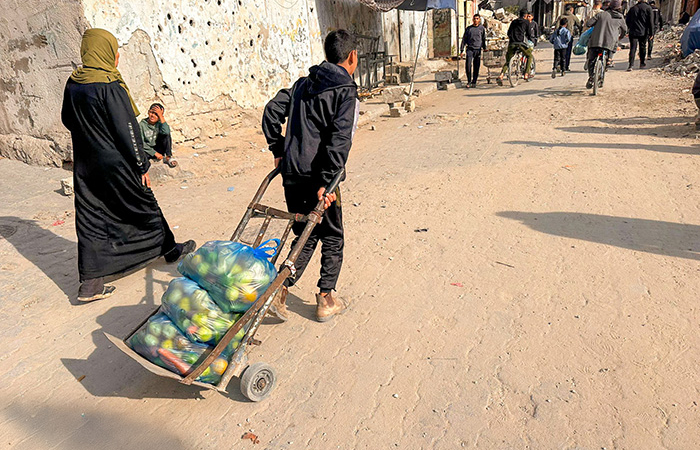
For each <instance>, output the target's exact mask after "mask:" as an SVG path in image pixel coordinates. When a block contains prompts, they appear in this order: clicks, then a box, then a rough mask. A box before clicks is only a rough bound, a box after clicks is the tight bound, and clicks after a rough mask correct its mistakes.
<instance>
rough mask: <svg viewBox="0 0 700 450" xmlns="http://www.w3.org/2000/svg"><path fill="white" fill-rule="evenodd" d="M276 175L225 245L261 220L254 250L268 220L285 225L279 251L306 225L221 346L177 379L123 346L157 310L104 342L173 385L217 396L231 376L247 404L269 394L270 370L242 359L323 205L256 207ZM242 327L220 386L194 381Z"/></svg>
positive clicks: (272, 379) (272, 377)
mask: <svg viewBox="0 0 700 450" xmlns="http://www.w3.org/2000/svg"><path fill="white" fill-rule="evenodd" d="M279 173H280V169H279V168H276V169H275V170H273V171H272V172H270V173H269V174H268V175H267V176H266V177H265V179H264V180H263V182H262V184H261V185H260V187H259V188H258V191H257V192H256V194H255V196H254V197H253V200H252V201H251V203H250V204H249V205H248V209H247V210H246V212H245V214H244V215H243V218H242V219H241V222H240V223H239V224H238V227H237V228H236V231H234V233H233V235H232V236H231V241H234V242H241V241H240V239H241V235H242V234H243V232H244V231H245V229H246V227H247V226H248V223H249V222H250V219H251V218H253V217H263V218H264V219H263V223H262V225H261V226H260V229H259V230H258V233H257V235H256V238H255V240H254V242H253V243H252V246H253V247H257V246H258V245H260V243H261V242H262V241H263V239H264V238H265V235H266V233H267V229H268V227H269V225H270V222H271V221H272V220H273V219H275V220H286V221H287V226H286V227H285V229H284V232H283V234H282V237H281V239H280V241H281V242H280V245H279V249H280V250H282V248H283V247H284V244H285V243H286V241H287V239H288V238H289V233H290V232H291V230H292V225H293V224H294V223H295V222H305V223H306V226H305V228H304V231H303V232H302V233H301V235H300V236H299V239H298V240H297V242H296V245H294V246H293V247H292V249H291V252H290V254H289V256H288V257H287V259H285V261H284V262H283V263H282V265H281V266H280V269H279V271H278V273H277V277H276V278H275V279H274V280H273V281H272V283H271V284H270V286H269V287H268V288H267V290H266V291H265V292H264V293H263V294H262V295H261V296H260V297H259V298H258V299H257V300H256V301H255V303H253V305H252V306H251V307H250V309H248V311H246V312H245V313H244V314H243V316H242V317H241V318H240V319H238V321H236V323H235V324H234V325H233V326H232V327H231V328H230V329H229V330H228V331H227V332H226V334H225V335H224V336H223V337H222V338H221V341H219V343H218V344H217V345H216V347H214V348H213V349H212V350H211V351H210V352H209V353H208V354H207V353H205V354H204V355H202V358H200V360H199V361H197V362H196V363H195V364H193V365H192V369H191V370H190V372H189V373H188V374H187V375H185V376H180V375H178V374H176V373H174V372H171V371H169V370H167V369H165V368H163V367H160V366H158V365H156V364H154V363H152V362H150V361H148V360H147V359H145V358H143V357H142V356H141V355H139V354H138V353H136V352H135V351H134V350H132V349H131V347H129V345H128V344H127V342H128V340H129V339H130V338H131V336H133V334H134V333H136V332H137V331H138V330H139V329H140V328H141V327H142V326H143V324H145V323H146V322H147V321H148V319H150V318H151V316H153V315H154V314H156V313H157V312H158V310H156V311H154V312H153V313H152V314H151V315H150V316H148V317H147V318H146V319H144V320H143V322H141V323H140V324H139V325H138V326H137V327H136V328H135V329H134V330H133V331H132V332H131V333H129V334H128V335H127V336H126V337H125V338H124V339H119V338H117V337H115V336H112V335H110V334H107V333H105V336H106V337H107V339H109V340H110V342H112V343H113V344H114V345H115V346H116V347H117V348H118V349H119V350H121V351H122V352H124V353H126V355H128V356H129V357H131V358H132V359H133V360H135V361H136V362H138V363H139V364H140V365H141V366H143V367H144V368H145V369H147V370H148V371H150V372H152V373H154V374H156V375H158V376H162V377H167V378H172V379H174V380H178V381H179V382H180V383H182V384H187V385H195V386H199V387H203V388H207V389H216V390H218V391H219V392H227V387H228V384H229V382H230V381H231V378H233V377H234V376H237V377H240V378H241V384H240V388H241V392H242V393H243V395H245V396H246V397H247V398H248V399H250V400H252V401H260V400H263V399H265V398H266V397H267V396H268V395H270V392H271V391H272V389H273V388H274V386H275V384H276V380H277V376H276V374H275V370H274V369H273V368H272V367H271V366H269V365H268V364H265V363H262V362H259V363H254V364H252V365H250V366H249V365H248V356H247V350H248V346H250V345H258V344H260V341H258V340H256V339H255V333H256V332H257V331H258V328H259V326H260V324H261V323H262V321H263V319H264V318H265V314H267V310H268V308H269V307H270V304H271V303H272V299H273V298H274V296H275V295H276V294H277V291H278V289H279V288H280V286H282V283H284V280H286V279H287V278H288V277H290V276H293V275H294V274H295V273H296V269H295V267H294V263H295V262H296V260H297V258H298V257H299V254H300V253H301V250H302V248H303V247H304V245H305V244H306V241H307V240H308V239H309V236H310V235H311V232H312V231H313V229H314V227H315V226H316V225H317V224H318V223H320V222H321V220H322V219H323V212H324V209H323V201H319V202H318V204H317V205H316V208H315V209H314V210H313V211H312V212H311V213H309V214H308V215H303V214H293V213H289V212H286V211H282V210H279V209H276V208H272V207H269V206H265V205H263V204H261V203H260V201H261V200H262V197H263V195H264V194H265V191H267V188H268V187H269V185H270V182H271V181H272V180H273V179H274V178H275V177H276V176H277V175H279ZM344 173H345V171H344V170H341V171H340V172H339V173H338V174H337V175H336V177H335V179H334V180H333V181H332V182H331V184H330V185H329V186H328V188H327V189H326V192H327V193H332V192H333V191H335V190H336V188H337V187H338V184H340V180H341V178H342V177H343V175H344ZM279 253H280V252H278V253H277V254H276V255H275V256H274V257H273V258H272V260H271V262H272V263H273V264H275V263H276V262H277V258H278V257H279ZM246 326H247V327H248V331H247V332H246V334H245V337H244V338H243V339H242V340H241V344H240V345H239V346H238V348H237V349H236V351H235V352H234V353H233V355H231V359H230V361H229V365H228V367H227V368H226V371H225V372H224V374H223V375H222V376H221V381H219V383H218V384H217V385H213V384H209V383H203V382H199V381H196V379H197V377H199V376H200V375H201V374H202V372H204V370H205V369H206V368H207V367H209V365H210V364H211V363H212V362H213V361H214V360H215V359H216V358H217V357H218V356H219V355H220V354H221V352H222V351H223V350H224V349H225V348H226V346H228V344H229V343H230V342H231V341H232V340H233V338H234V337H235V336H236V334H237V333H238V332H239V331H240V330H241V329H242V328H243V327H246Z"/></svg>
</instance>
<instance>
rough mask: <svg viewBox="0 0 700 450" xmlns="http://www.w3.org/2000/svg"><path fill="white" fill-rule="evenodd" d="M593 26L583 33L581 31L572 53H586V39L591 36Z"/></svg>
mask: <svg viewBox="0 0 700 450" xmlns="http://www.w3.org/2000/svg"><path fill="white" fill-rule="evenodd" d="M593 28H595V27H591V28H589V29H587V30H586V31H584V32H583V33H581V36H580V37H579V38H578V42H576V45H574V50H573V54H574V55H583V54H584V53H586V51H587V50H588V40H589V39H590V38H591V34H592V33H593Z"/></svg>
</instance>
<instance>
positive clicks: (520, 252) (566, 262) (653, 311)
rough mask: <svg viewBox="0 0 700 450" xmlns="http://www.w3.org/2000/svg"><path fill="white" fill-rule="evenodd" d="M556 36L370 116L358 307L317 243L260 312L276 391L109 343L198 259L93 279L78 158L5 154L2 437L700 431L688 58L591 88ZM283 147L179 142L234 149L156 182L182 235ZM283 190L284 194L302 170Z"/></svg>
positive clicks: (672, 440)
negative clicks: (412, 103)
mask: <svg viewBox="0 0 700 450" xmlns="http://www.w3.org/2000/svg"><path fill="white" fill-rule="evenodd" d="M537 56H538V58H539V59H540V64H539V68H540V72H541V73H540V74H539V75H538V77H537V78H536V79H535V80H534V81H532V82H530V83H527V84H522V85H520V86H518V87H517V88H515V89H510V88H505V87H503V88H498V87H496V86H486V85H482V86H480V87H478V88H477V89H474V90H455V91H448V92H439V93H436V94H434V95H431V96H428V97H424V98H421V99H420V100H419V109H418V111H417V112H416V113H414V114H412V115H409V116H407V117H405V118H401V119H388V118H383V119H380V120H379V121H378V122H376V123H375V124H374V125H375V128H376V130H374V131H372V130H370V129H369V128H368V127H366V128H364V129H361V130H360V131H359V132H358V134H357V136H356V141H355V145H354V148H353V151H352V154H351V159H350V163H349V167H348V169H349V177H348V180H347V182H346V183H345V184H344V185H343V202H344V214H345V222H346V229H347V244H346V259H345V266H344V269H343V273H342V276H341V283H340V289H341V292H340V294H341V295H343V296H345V297H346V298H348V299H349V300H350V301H351V308H350V310H349V311H348V312H347V313H346V314H345V315H344V316H342V317H341V318H339V319H337V320H334V321H333V322H331V323H327V324H320V323H316V322H314V321H313V320H312V315H313V311H314V305H313V304H312V302H313V292H314V286H315V281H316V280H315V275H316V273H317V272H318V262H317V260H316V261H315V262H314V264H313V265H312V266H311V267H310V268H309V270H308V272H307V274H306V278H305V279H304V280H302V282H301V283H300V284H299V286H298V287H296V288H294V289H293V290H292V291H291V293H292V294H293V296H291V299H290V309H291V311H292V318H291V320H290V321H289V322H288V323H286V324H283V325H273V322H272V321H270V322H269V323H268V324H266V325H265V326H264V327H263V328H262V329H261V332H260V333H259V334H258V337H259V338H261V339H262V340H263V344H262V346H260V347H258V348H254V350H253V352H252V353H251V361H265V362H267V363H270V364H272V365H273V366H275V368H276V369H277V371H278V375H279V385H278V387H277V388H276V390H275V391H274V392H273V394H272V396H271V397H270V398H269V399H268V400H266V401H265V402H262V403H258V404H255V403H250V402H247V401H245V399H244V398H243V397H242V396H241V395H240V394H239V393H237V392H236V389H237V386H236V382H234V383H232V385H231V387H232V390H233V393H231V394H230V395H229V396H224V395H221V394H219V393H216V392H213V391H206V390H201V389H199V388H192V387H185V386H182V385H179V384H178V383H176V382H173V381H170V380H166V379H161V378H158V377H156V376H154V375H152V374H150V373H149V372H146V371H145V370H143V369H142V368H141V367H140V366H139V365H138V364H136V363H135V362H133V361H131V360H130V359H128V358H127V357H125V356H124V355H122V354H121V353H120V352H119V351H118V350H117V349H115V348H113V347H111V346H110V345H109V342H108V341H107V340H106V339H105V337H104V335H103V332H108V333H111V334H114V335H117V336H123V335H125V334H126V333H128V332H129V331H130V330H131V329H132V328H133V327H134V326H135V325H136V324H138V323H139V322H140V321H141V319H142V318H143V317H144V316H145V315H147V314H148V313H149V312H150V311H151V310H153V309H154V308H155V307H156V306H157V305H158V304H159V302H160V295H161V294H162V292H163V291H164V289H165V286H166V285H167V283H168V282H169V280H170V279H171V278H172V277H173V276H174V275H175V268H174V267H173V266H168V265H165V264H164V263H163V262H160V263H157V264H155V265H153V266H151V267H149V268H148V269H145V270H141V271H139V272H137V273H135V274H132V275H130V276H128V277H126V278H124V279H121V280H118V281H117V282H116V283H115V284H116V286H117V288H118V294H117V295H116V296H115V297H113V298H112V299H110V300H107V301H103V302H98V303H94V304H90V305H86V306H75V305H73V304H71V302H70V300H69V297H73V296H75V294H76V292H77V275H76V273H75V271H76V265H77V262H76V258H77V255H76V249H75V232H74V229H73V225H72V220H73V216H72V213H71V211H72V206H71V199H69V198H65V197H62V196H61V195H59V194H58V193H55V192H54V190H56V189H57V188H58V183H57V180H58V179H60V178H62V177H64V176H66V174H65V173H64V172H62V171H60V170H58V169H52V170H44V169H42V168H32V167H27V166H23V165H21V164H17V163H13V162H11V161H7V160H2V161H0V173H1V174H2V176H0V192H1V194H0V199H2V200H0V227H2V228H0V232H1V233H2V235H3V236H4V238H3V239H0V301H1V303H0V323H1V324H2V326H0V362H1V364H0V380H2V382H1V383H0V448H13V449H53V448H56V449H93V448H102V449H126V448H151V449H166V448H167V449H195V448H196V449H245V448H269V449H298V448H311V449H331V448H339V449H365V448H366V449H388V448H401V449H455V448H483V449H493V448H497V449H526V448H530V449H602V448H606V449H657V448H658V449H660V448H668V449H691V448H698V447H700V412H699V410H700V406H698V403H700V392H699V391H698V386H700V374H699V373H698V369H697V368H698V363H699V362H700V349H699V344H700V337H699V336H700V334H699V333H698V323H700V311H699V309H698V305H697V298H698V292H700V278H699V277H698V275H699V274H698V261H699V260H700V209H699V203H698V192H699V190H700V164H699V162H698V159H697V158H698V153H700V149H699V148H698V144H697V141H696V140H695V132H694V127H693V126H691V125H690V122H692V116H693V114H694V105H693V104H692V103H690V102H689V100H690V97H689V94H682V93H681V90H682V89H685V88H687V87H689V84H690V82H689V81H688V80H687V79H683V80H678V79H668V78H662V77H661V76H660V75H659V74H657V73H655V72H652V71H644V72H639V71H635V72H631V73H626V72H624V71H623V70H621V69H622V68H623V67H624V66H625V65H624V64H620V63H619V62H618V67H617V68H616V69H615V70H612V71H611V72H610V73H609V76H608V79H607V84H606V86H605V88H604V89H603V91H602V93H601V95H599V96H598V97H591V96H589V95H588V93H587V91H586V90H585V89H584V88H583V85H584V84H585V76H584V74H583V73H582V71H581V65H582V61H581V60H580V59H576V60H575V62H574V63H572V66H573V67H574V68H575V72H574V73H571V74H568V75H567V76H566V77H563V78H557V79H556V80H552V79H551V78H550V77H549V74H548V73H547V72H546V70H547V69H548V68H549V65H550V64H551V54H550V51H546V52H542V51H540V52H538V54H537ZM624 58H625V55H624V53H623V54H621V55H620V57H619V61H622V60H623V59H624ZM630 89H634V91H633V92H631V91H630ZM251 139H253V140H255V142H256V143H257V145H259V146H261V145H262V137H261V136H259V135H257V136H256V137H254V138H251ZM270 159H271V156H270V154H269V153H261V152H260V151H259V150H256V151H253V150H251V151H249V152H247V153H246V152H228V153H224V152H219V153H211V154H207V155H201V156H199V157H193V156H191V155H190V156H182V158H181V164H183V166H187V165H188V164H190V165H191V167H193V168H194V167H197V168H198V171H199V172H197V171H195V172H196V173H203V171H204V168H205V167H207V165H209V164H211V165H213V167H216V168H218V170H219V171H220V172H221V173H228V175H226V176H222V175H220V174H219V175H212V176H207V177H192V178H190V179H188V181H187V182H186V183H184V182H182V181H181V180H173V181H170V182H166V183H164V184H161V185H158V186H156V187H155V191H156V195H157V197H158V199H159V202H160V204H161V206H162V208H163V210H164V212H165V214H166V217H167V218H168V220H169V222H170V223H171V225H173V226H177V227H178V228H177V229H176V230H175V232H176V235H177V236H178V237H180V238H194V239H196V240H197V241H198V242H199V243H203V242H205V241H206V240H211V239H219V238H225V237H227V236H228V234H229V233H230V232H231V231H232V229H233V228H234V226H235V223H236V222H237V221H238V219H239V218H240V216H241V214H242V211H243V208H244V207H245V205H246V203H247V201H249V199H250V198H251V197H252V194H253V192H254V190H255V189H256V187H257V185H258V183H259V182H260V180H261V179H262V177H263V176H264V174H265V173H266V172H267V170H268V169H269V168H270V164H271V161H270ZM241 167H245V170H241ZM233 172H237V174H236V175H231V173H233ZM182 187H187V189H182ZM228 187H234V188H235V189H234V191H233V192H230V191H228ZM270 199H271V202H272V203H274V204H277V205H282V203H281V199H282V196H281V189H280V188H279V187H276V188H275V189H273V190H272V191H271V192H270ZM61 220H65V221H66V222H65V224H61V223H60V221H61ZM416 230H427V231H416ZM83 376H84V378H82V377H83ZM79 379H80V381H78V380H79ZM248 430H253V431H254V433H255V434H257V435H258V436H259V439H260V444H257V445H254V444H253V443H252V442H250V441H242V440H241V435H242V434H243V433H244V432H245V431H248Z"/></svg>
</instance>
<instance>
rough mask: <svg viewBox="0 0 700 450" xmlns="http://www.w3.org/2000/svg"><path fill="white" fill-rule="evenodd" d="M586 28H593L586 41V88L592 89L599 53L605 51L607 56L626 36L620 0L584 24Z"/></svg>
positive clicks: (616, 0) (613, 0) (613, 1)
mask: <svg viewBox="0 0 700 450" xmlns="http://www.w3.org/2000/svg"><path fill="white" fill-rule="evenodd" d="M586 26H587V27H589V28H590V27H593V32H592V33H591V37H590V39H589V40H588V82H587V83H586V88H588V89H590V88H592V87H593V76H594V72H595V60H596V58H597V57H598V55H599V54H600V52H601V51H603V50H606V51H607V52H608V54H609V53H610V52H613V51H615V49H616V47H617V42H618V40H620V39H622V38H623V37H625V34H627V24H626V23H625V18H624V16H623V15H622V4H621V2H620V0H612V1H611V2H610V8H609V9H608V10H607V11H605V12H602V13H600V14H598V15H596V16H594V17H591V18H590V19H589V20H588V22H586Z"/></svg>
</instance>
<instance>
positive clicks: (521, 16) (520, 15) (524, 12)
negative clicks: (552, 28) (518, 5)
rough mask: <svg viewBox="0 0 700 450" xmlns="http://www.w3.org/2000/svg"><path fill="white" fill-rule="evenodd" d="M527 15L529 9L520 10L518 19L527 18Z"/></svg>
mask: <svg viewBox="0 0 700 450" xmlns="http://www.w3.org/2000/svg"><path fill="white" fill-rule="evenodd" d="M527 13H528V11H527V8H523V9H521V10H520V12H519V14H518V17H519V18H521V19H522V18H523V17H525V16H526V15H527Z"/></svg>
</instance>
